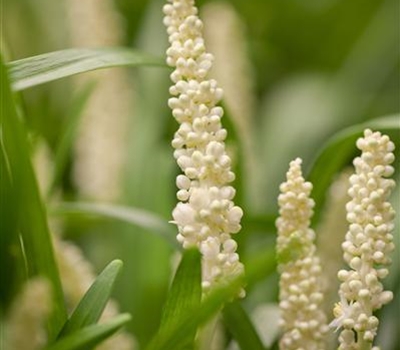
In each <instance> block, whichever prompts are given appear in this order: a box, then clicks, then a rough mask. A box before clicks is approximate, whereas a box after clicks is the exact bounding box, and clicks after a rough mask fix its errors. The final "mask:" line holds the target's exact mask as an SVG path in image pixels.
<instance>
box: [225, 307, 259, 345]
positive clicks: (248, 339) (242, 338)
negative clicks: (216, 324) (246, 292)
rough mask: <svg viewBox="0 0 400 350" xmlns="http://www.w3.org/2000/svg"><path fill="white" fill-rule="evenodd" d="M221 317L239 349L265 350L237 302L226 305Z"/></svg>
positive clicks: (245, 313) (246, 315)
mask: <svg viewBox="0 0 400 350" xmlns="http://www.w3.org/2000/svg"><path fill="white" fill-rule="evenodd" d="M223 317H224V324H225V325H226V326H227V328H228V330H229V332H230V333H231V334H232V335H233V337H234V338H235V339H236V341H237V342H238V344H239V345H240V348H241V349H252V350H265V347H264V345H263V343H262V341H261V339H260V337H259V336H258V333H257V331H256V329H255V328H254V325H253V323H252V322H251V320H250V318H249V316H248V314H247V312H246V311H245V310H244V309H243V307H242V305H241V304H240V302H239V301H237V300H235V301H233V302H231V303H228V304H226V305H225V308H224V310H223Z"/></svg>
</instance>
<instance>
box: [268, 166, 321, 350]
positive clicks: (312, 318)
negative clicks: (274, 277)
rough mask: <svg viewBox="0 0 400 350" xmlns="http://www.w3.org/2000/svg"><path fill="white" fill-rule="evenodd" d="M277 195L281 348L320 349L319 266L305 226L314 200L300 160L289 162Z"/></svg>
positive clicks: (311, 211) (308, 220)
mask: <svg viewBox="0 0 400 350" xmlns="http://www.w3.org/2000/svg"><path fill="white" fill-rule="evenodd" d="M286 176H287V181H286V182H284V183H283V184H281V186H280V190H281V194H280V195H279V197H278V203H279V207H280V209H279V214H280V216H279V218H278V219H277V221H276V226H277V229H278V238H277V253H278V264H279V265H278V271H279V273H280V274H281V278H280V282H279V286H280V295H279V300H280V302H279V307H280V309H281V320H280V325H281V327H282V329H283V331H284V334H283V336H282V338H281V340H280V349H281V350H324V349H325V348H326V345H325V342H324V336H325V335H326V333H327V330H328V326H327V324H326V317H325V314H324V313H323V311H322V306H321V305H322V301H323V294H322V292H321V290H320V285H321V282H320V280H321V266H320V262H319V259H318V257H317V256H316V255H315V250H316V248H315V245H314V239H315V233H314V231H313V230H312V229H311V228H310V227H309V226H310V219H311V216H312V214H313V210H312V208H313V207H314V201H313V200H312V199H311V198H310V197H309V196H310V192H311V189H312V184H311V183H310V182H305V180H304V178H303V176H302V172H301V159H299V158H297V159H296V160H294V161H292V162H291V163H290V168H289V171H288V172H287V175H286Z"/></svg>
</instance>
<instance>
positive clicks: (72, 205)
mask: <svg viewBox="0 0 400 350" xmlns="http://www.w3.org/2000/svg"><path fill="white" fill-rule="evenodd" d="M50 214H52V215H67V214H69V215H70V214H79V215H95V216H99V217H103V218H108V219H114V220H119V221H123V222H126V223H128V224H131V225H135V226H139V227H142V228H145V229H148V230H150V231H151V232H153V233H155V234H158V235H159V236H160V237H162V238H164V239H166V240H167V241H168V243H170V244H171V245H172V246H173V247H174V248H180V246H179V245H178V243H177V241H176V238H175V235H176V232H175V230H174V227H173V226H172V225H170V224H168V223H167V222H166V221H165V220H163V219H162V218H160V217H159V216H157V215H155V214H153V213H151V212H149V211H146V210H142V209H138V208H132V207H125V206H122V205H114V204H99V203H88V202H63V203H59V204H58V205H56V206H55V207H53V208H52V209H51V212H50Z"/></svg>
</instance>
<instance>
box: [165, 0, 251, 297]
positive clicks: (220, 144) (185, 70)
mask: <svg viewBox="0 0 400 350" xmlns="http://www.w3.org/2000/svg"><path fill="white" fill-rule="evenodd" d="M164 13H165V18H164V24H165V25H166V27H167V33H168V35H169V42H170V47H169V48H168V50H167V64H168V65H170V66H172V67H174V68H175V70H174V71H173V73H172V74H171V80H172V81H173V83H174V85H172V86H171V88H170V93H171V95H173V96H174V97H172V98H170V99H169V101H168V104H169V106H170V108H171V109H172V114H173V116H174V117H175V119H176V120H177V121H178V123H179V124H180V126H179V129H178V131H177V132H176V133H175V136H174V139H173V141H172V146H173V147H174V148H175V152H174V157H175V158H176V160H177V163H178V165H179V167H180V168H181V170H182V172H183V174H181V175H179V176H178V177H177V179H176V184H177V187H178V188H179V190H178V192H177V198H178V200H179V201H180V203H178V205H177V206H176V208H175V209H174V211H173V218H174V221H173V222H174V223H175V224H176V225H177V226H178V230H179V234H178V237H177V239H178V241H179V242H180V243H182V245H183V247H184V248H188V247H191V246H197V247H199V249H200V251H201V253H202V256H203V264H202V269H203V290H204V291H205V292H206V291H207V290H209V289H210V288H211V287H212V286H214V285H215V284H217V283H220V282H223V281H224V280H226V279H227V278H232V277H235V276H237V275H239V274H241V273H242V272H243V265H242V264H241V263H240V262H239V256H238V254H237V253H236V248H237V245H236V242H235V241H234V240H233V239H232V238H231V234H233V233H237V232H238V231H239V230H240V229H241V226H240V220H241V218H242V215H243V211H242V209H241V208H239V207H237V206H235V205H234V203H233V198H234V196H235V190H234V188H233V187H232V186H229V185H228V184H229V183H230V182H232V181H233V180H234V179H235V175H234V173H233V172H232V170H231V159H230V158H229V156H228V155H227V153H226V151H225V145H224V140H225V138H226V136H227V132H226V130H225V129H223V128H222V126H221V118H222V115H223V109H222V108H221V107H219V106H217V104H218V102H219V101H220V100H221V98H222V94H223V92H222V89H221V88H219V87H218V85H217V82H216V81H215V80H213V79H208V78H207V75H208V72H209V70H210V68H211V66H212V61H213V56H212V55H211V54H210V53H207V52H206V48H205V46H204V39H203V36H202V26H203V24H202V21H201V20H200V19H199V18H198V16H197V8H196V7H195V5H194V1H193V0H168V4H166V5H165V6H164Z"/></svg>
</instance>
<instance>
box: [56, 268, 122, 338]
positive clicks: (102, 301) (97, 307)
mask: <svg viewBox="0 0 400 350" xmlns="http://www.w3.org/2000/svg"><path fill="white" fill-rule="evenodd" d="M122 265H123V264H122V261H121V260H114V261H112V262H111V263H110V264H109V265H107V266H106V268H105V269H104V270H103V271H102V272H101V273H100V275H99V276H98V277H97V278H96V280H95V281H94V282H93V284H92V285H91V287H90V288H89V290H88V291H87V292H86V294H85V295H84V296H83V298H82V299H81V301H80V302H79V304H78V306H77V307H76V309H75V310H74V312H73V314H72V315H71V317H70V318H69V319H68V320H67V321H66V322H65V324H64V327H63V328H62V330H61V332H60V333H59V335H58V338H63V337H65V336H68V335H69V334H71V333H73V332H75V331H78V330H79V329H82V328H84V327H86V326H90V325H92V324H95V323H96V322H97V321H98V320H99V319H100V316H101V314H102V312H103V310H104V308H105V307H106V305H107V302H108V300H109V298H110V295H111V291H112V288H113V286H114V283H115V280H116V278H117V276H118V274H119V272H120V271H121V268H122Z"/></svg>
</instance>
